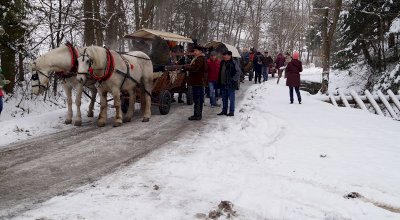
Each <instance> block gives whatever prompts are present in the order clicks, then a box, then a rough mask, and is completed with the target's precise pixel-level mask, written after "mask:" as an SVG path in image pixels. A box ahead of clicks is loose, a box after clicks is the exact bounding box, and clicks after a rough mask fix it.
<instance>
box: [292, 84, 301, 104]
mask: <svg viewBox="0 0 400 220" xmlns="http://www.w3.org/2000/svg"><path fill="white" fill-rule="evenodd" d="M293 89H294V90H295V91H296V95H297V100H298V101H299V102H301V95H300V88H299V87H292V86H289V95H290V102H293V101H294V98H293Z"/></svg>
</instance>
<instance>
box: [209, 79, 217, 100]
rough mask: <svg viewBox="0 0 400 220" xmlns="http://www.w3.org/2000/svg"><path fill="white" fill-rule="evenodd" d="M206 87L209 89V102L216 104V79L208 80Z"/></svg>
mask: <svg viewBox="0 0 400 220" xmlns="http://www.w3.org/2000/svg"><path fill="white" fill-rule="evenodd" d="M208 88H209V90H210V104H211V105H214V106H215V105H217V98H216V94H217V81H210V82H208Z"/></svg>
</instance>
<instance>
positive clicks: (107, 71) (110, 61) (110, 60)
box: [78, 47, 152, 96]
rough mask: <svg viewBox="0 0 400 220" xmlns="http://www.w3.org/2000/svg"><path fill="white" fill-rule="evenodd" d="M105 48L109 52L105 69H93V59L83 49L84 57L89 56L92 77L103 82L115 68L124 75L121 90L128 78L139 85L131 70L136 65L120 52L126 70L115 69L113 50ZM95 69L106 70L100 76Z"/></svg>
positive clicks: (147, 92)
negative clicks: (95, 72)
mask: <svg viewBox="0 0 400 220" xmlns="http://www.w3.org/2000/svg"><path fill="white" fill-rule="evenodd" d="M104 49H105V50H106V54H107V64H106V67H105V68H104V69H93V67H92V65H93V59H92V58H91V57H90V56H89V55H88V54H87V52H86V49H85V50H84V51H83V54H82V57H83V59H85V57H87V58H88V59H89V75H90V77H91V78H92V79H94V80H95V81H97V82H98V83H99V84H101V83H102V82H104V81H107V80H108V79H110V78H111V76H112V72H113V71H114V70H115V72H116V73H118V74H119V75H121V76H122V77H123V80H122V83H121V86H120V90H122V88H123V86H124V84H125V82H126V80H127V79H129V80H132V82H134V83H136V84H137V85H139V86H140V82H139V81H137V80H136V79H135V78H133V77H132V76H131V75H130V70H131V69H133V68H134V65H133V64H131V63H129V61H128V60H127V59H126V58H125V57H123V56H122V54H121V53H118V54H119V55H120V57H121V59H122V60H123V61H124V63H125V65H126V72H123V71H121V70H118V69H115V60H114V57H113V55H112V54H111V51H110V50H109V49H108V48H106V47H104ZM130 56H132V57H136V56H133V55H130ZM138 58H142V59H146V58H144V57H138ZM94 70H104V75H103V76H100V77H99V76H97V75H96V74H94ZM78 74H82V75H83V74H84V75H86V74H87V73H78ZM144 92H145V93H146V94H147V95H149V96H151V95H152V94H151V93H150V92H149V91H147V90H146V89H144Z"/></svg>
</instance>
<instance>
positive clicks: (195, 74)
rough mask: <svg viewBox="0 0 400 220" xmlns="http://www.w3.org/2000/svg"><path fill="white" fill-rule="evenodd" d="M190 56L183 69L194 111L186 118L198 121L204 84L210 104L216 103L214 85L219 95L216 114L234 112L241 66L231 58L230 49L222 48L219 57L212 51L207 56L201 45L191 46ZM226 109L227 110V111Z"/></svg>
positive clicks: (202, 100)
mask: <svg viewBox="0 0 400 220" xmlns="http://www.w3.org/2000/svg"><path fill="white" fill-rule="evenodd" d="M193 49H194V55H195V57H194V59H193V60H192V62H191V63H190V64H189V65H186V66H185V69H186V70H187V71H189V77H188V86H191V87H192V91H193V102H194V113H193V115H192V116H191V117H189V120H191V121H198V120H201V119H202V117H203V106H204V93H205V89H204V88H205V86H208V87H209V95H210V105H211V106H212V107H219V105H218V104H217V101H216V99H217V95H216V94H217V93H216V91H217V88H218V90H219V91H220V93H221V95H222V111H221V112H220V113H219V114H218V115H220V116H222V115H225V116H234V115H235V91H236V90H237V89H238V84H239V79H240V75H241V69H240V67H239V64H238V63H237V62H236V61H234V60H233V57H232V52H231V51H226V52H224V53H223V54H222V57H223V59H222V60H219V58H218V57H217V54H216V53H215V52H211V53H210V57H209V58H208V59H207V58H206V56H205V54H204V53H203V51H202V48H201V47H198V46H195V47H194V48H193ZM228 110H229V111H228Z"/></svg>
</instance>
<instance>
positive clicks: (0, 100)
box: [0, 96, 3, 115]
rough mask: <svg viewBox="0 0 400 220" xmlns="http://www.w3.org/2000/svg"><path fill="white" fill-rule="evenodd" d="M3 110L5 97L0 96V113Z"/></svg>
mask: <svg viewBox="0 0 400 220" xmlns="http://www.w3.org/2000/svg"><path fill="white" fill-rule="evenodd" d="M2 111H3V97H2V96H1V97H0V115H1V112H2Z"/></svg>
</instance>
